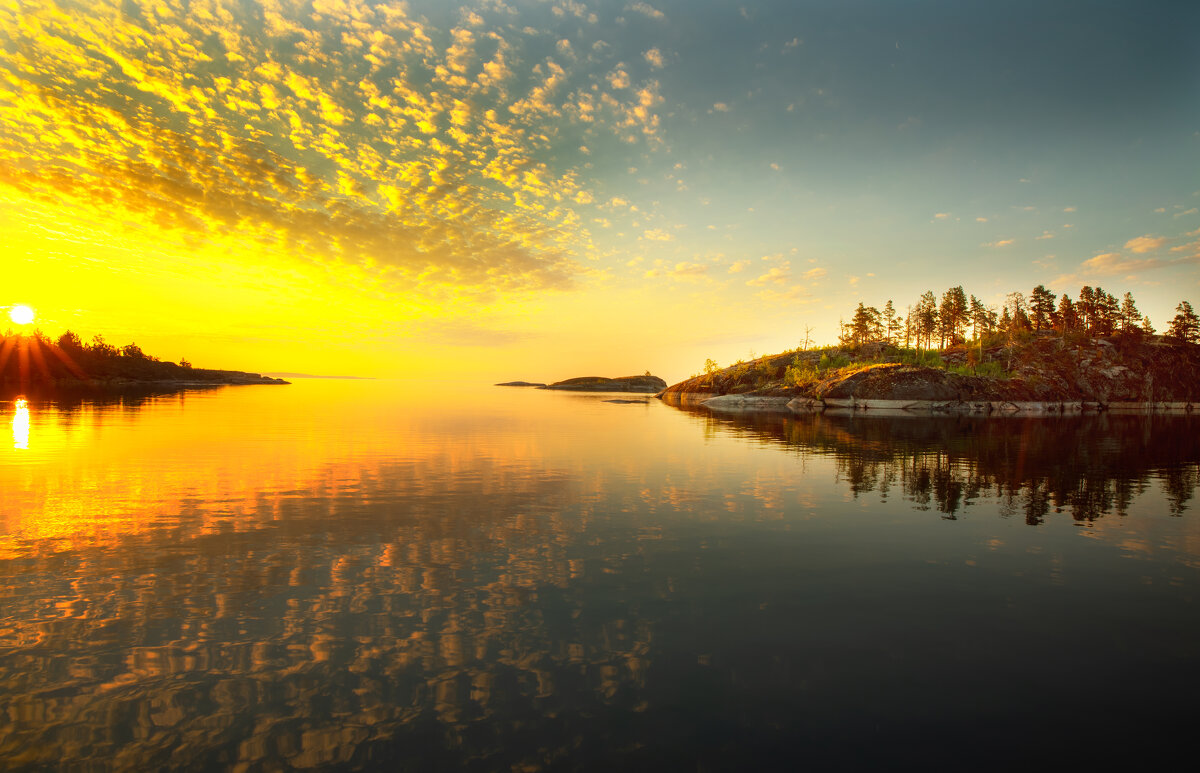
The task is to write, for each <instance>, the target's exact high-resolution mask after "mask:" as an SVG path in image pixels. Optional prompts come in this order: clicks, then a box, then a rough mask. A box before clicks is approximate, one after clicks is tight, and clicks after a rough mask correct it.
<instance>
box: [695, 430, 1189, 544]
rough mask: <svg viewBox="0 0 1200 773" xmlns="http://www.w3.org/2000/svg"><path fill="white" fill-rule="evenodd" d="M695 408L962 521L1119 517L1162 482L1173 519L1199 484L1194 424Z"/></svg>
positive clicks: (859, 490) (865, 485) (849, 480)
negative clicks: (993, 514)
mask: <svg viewBox="0 0 1200 773" xmlns="http://www.w3.org/2000/svg"><path fill="white" fill-rule="evenodd" d="M701 411H702V409H699V410H697V411H696V412H695V415H696V416H697V418H699V419H701V420H703V421H705V423H706V425H707V429H706V431H708V432H715V431H720V430H724V431H728V432H733V433H734V434H738V435H742V436H744V437H747V438H753V439H757V440H760V441H762V440H765V441H767V442H770V443H778V444H782V445H785V446H787V447H789V448H791V449H793V450H795V451H796V452H797V453H799V454H802V455H808V454H815V455H821V456H832V457H834V459H835V460H836V464H837V469H838V475H839V478H840V479H841V480H842V481H843V482H844V483H845V484H846V485H847V486H848V487H849V488H850V490H851V491H852V492H853V493H854V495H855V496H858V495H860V494H865V493H867V492H873V491H877V492H879V493H880V494H881V495H883V496H884V497H887V496H888V494H889V493H891V492H892V490H893V489H895V488H897V487H898V488H899V490H900V491H901V493H902V494H903V496H905V497H906V498H907V499H909V500H910V501H912V502H913V503H914V504H915V505H916V506H917V507H918V508H919V509H936V510H937V511H938V512H940V513H943V514H944V515H945V517H947V518H957V517H958V515H959V514H960V513H961V512H962V510H963V508H964V507H966V506H968V505H970V504H971V503H972V502H974V501H975V500H977V499H978V498H980V497H984V496H987V497H997V498H998V499H999V500H1000V502H1001V508H1002V512H1004V513H1006V514H1011V515H1017V514H1020V515H1022V516H1023V517H1024V518H1025V520H1026V522H1027V523H1030V524H1037V523H1041V522H1042V521H1043V520H1044V519H1045V517H1046V515H1047V514H1048V513H1050V512H1051V511H1053V512H1070V513H1071V516H1072V518H1074V519H1075V520H1077V521H1091V520H1094V519H1096V518H1099V517H1101V516H1103V515H1108V514H1116V515H1124V514H1125V513H1126V512H1127V511H1128V508H1129V505H1130V503H1132V502H1133V500H1134V498H1135V497H1136V496H1137V495H1138V494H1140V493H1142V492H1144V491H1146V490H1147V489H1148V488H1149V487H1150V486H1151V485H1152V482H1153V481H1155V480H1157V481H1159V483H1160V485H1161V487H1162V490H1163V493H1164V494H1165V497H1166V499H1167V502H1168V506H1169V509H1170V512H1171V514H1172V515H1180V514H1181V513H1183V512H1184V510H1186V509H1187V506H1188V502H1189V501H1190V500H1191V499H1192V496H1193V494H1194V492H1195V489H1196V487H1197V485H1198V484H1200V441H1197V438H1198V437H1200V417H1192V416H1161V415H1159V416H1155V415H1113V414H1105V415H1100V416H1084V417H1074V418H993V419H987V418H980V417H969V416H954V417H950V416H947V417H915V416H914V417H895V418H891V417H870V416H845V415H840V416H839V415H833V414H811V415H800V416H795V417H790V416H784V415H778V414H748V415H741V416H736V417H730V416H715V417H714V416H711V415H709V414H707V412H704V413H701Z"/></svg>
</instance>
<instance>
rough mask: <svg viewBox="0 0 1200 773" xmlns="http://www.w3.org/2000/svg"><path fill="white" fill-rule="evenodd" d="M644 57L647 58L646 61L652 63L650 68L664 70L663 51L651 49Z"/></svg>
mask: <svg viewBox="0 0 1200 773" xmlns="http://www.w3.org/2000/svg"><path fill="white" fill-rule="evenodd" d="M642 57H643V58H645V60H646V61H647V62H649V63H650V66H651V67H653V68H655V69H656V70H661V69H662V68H663V55H662V51H659V50H658V49H657V48H652V49H650V50H649V51H647V52H646V53H644V54H642Z"/></svg>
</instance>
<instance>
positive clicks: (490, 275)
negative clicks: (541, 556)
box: [0, 0, 1200, 381]
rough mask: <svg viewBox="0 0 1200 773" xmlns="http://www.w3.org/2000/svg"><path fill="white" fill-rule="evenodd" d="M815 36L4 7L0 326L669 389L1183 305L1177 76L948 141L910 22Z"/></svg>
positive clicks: (510, 13) (351, 1) (546, 16)
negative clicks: (849, 325) (855, 341)
mask: <svg viewBox="0 0 1200 773" xmlns="http://www.w3.org/2000/svg"><path fill="white" fill-rule="evenodd" d="M814 8H815V10H814V9H809V11H805V12H803V13H802V12H799V11H797V10H796V9H793V8H791V7H790V6H789V4H786V3H785V4H775V3H767V4H764V5H763V6H761V7H759V8H757V9H750V10H747V8H744V7H738V6H734V5H731V6H729V7H728V8H716V9H713V8H705V9H694V8H692V7H691V6H689V5H688V4H686V3H682V2H671V3H666V2H663V3H653V4H648V3H643V2H635V3H619V2H616V3H613V2H593V3H583V2H575V0H545V1H543V2H502V1H501V0H479V1H478V2H467V3H448V2H432V1H430V2H416V1H414V2H410V3H402V2H375V1H366V0H363V1H357V0H317V1H316V2H291V1H290V0H260V1H257V2H223V1H215V0H195V1H192V0H124V1H123V2H108V1H107V0H105V1H100V2H94V1H91V0H86V1H81V2H67V1H65V0H64V1H55V0H0V232H3V233H4V234H5V240H4V243H3V244H2V245H0V250H2V252H0V261H3V270H4V275H5V282H4V284H3V286H2V296H0V307H5V306H11V305H13V304H29V305H30V306H33V307H34V308H35V309H36V310H37V312H38V324H39V325H40V326H41V327H42V328H43V329H44V330H46V331H47V332H48V333H50V334H51V335H57V334H58V333H59V332H61V331H62V330H63V329H65V328H70V329H73V330H75V331H76V332H79V333H80V334H82V335H83V336H84V337H85V338H86V337H90V336H91V335H93V334H96V333H103V334H104V335H105V337H106V338H107V339H108V340H109V341H110V342H113V343H117V344H118V345H120V344H123V343H126V342H128V341H136V342H137V343H138V344H139V345H141V346H142V348H143V349H144V350H145V351H147V352H149V353H151V354H155V355H157V356H160V357H162V358H164V359H173V360H174V359H178V358H179V357H187V358H188V359H190V360H191V361H192V362H193V363H195V364H197V365H201V366H211V367H234V368H240V369H248V370H255V371H302V372H313V373H324V374H335V373H338V374H340V373H354V374H360V375H376V376H414V377H428V376H430V375H436V374H444V375H447V376H453V377H462V376H478V377H479V378H481V379H501V378H528V379H539V380H556V379H560V378H567V377H570V376H575V375H593V374H594V375H614V376H615V375H624V374H627V373H640V372H642V371H644V370H651V371H653V372H655V373H656V374H659V375H662V376H663V377H665V378H667V379H668V380H669V381H674V380H678V379H680V378H683V377H686V376H687V375H690V374H691V373H693V372H695V371H697V370H699V367H700V364H701V363H702V362H703V361H704V359H705V358H706V357H709V356H712V357H716V358H717V359H718V360H720V361H722V362H727V361H729V360H730V359H733V358H735V357H742V356H747V355H748V354H749V353H750V351H751V350H753V351H756V352H757V353H759V354H763V353H769V352H774V351H779V350H781V349H784V348H790V347H793V346H796V345H797V344H798V343H799V342H800V340H801V339H802V338H803V336H804V329H805V327H806V326H809V327H811V328H812V329H813V335H814V337H815V338H817V339H818V340H822V341H829V340H832V339H833V337H834V336H835V333H836V321H837V318H838V317H839V316H842V315H845V314H847V313H848V312H849V311H850V310H852V308H853V305H854V304H855V303H856V302H857V301H858V300H860V299H861V300H865V301H866V302H868V303H873V304H876V305H880V306H882V304H883V302H884V300H886V299H887V298H889V297H893V298H895V302H896V305H897V307H898V308H900V309H903V308H904V306H905V305H906V304H907V303H909V302H911V301H912V300H913V299H914V298H915V297H916V296H917V295H919V294H920V292H921V291H922V290H924V289H929V288H932V289H935V290H936V291H938V292H940V291H941V290H942V289H944V287H943V285H945V286H949V285H950V284H957V283H962V284H965V285H967V290H968V291H969V292H973V293H976V294H979V295H980V297H983V298H985V300H988V301H991V302H995V301H998V300H999V299H1001V298H1002V297H1003V294H1004V293H1005V292H1008V291H1011V290H1014V289H1020V290H1024V291H1026V292H1027V291H1028V289H1029V288H1030V287H1032V286H1033V285H1034V284H1036V283H1039V282H1045V283H1047V284H1048V285H1049V286H1051V288H1052V289H1055V290H1057V291H1059V292H1071V293H1075V292H1077V290H1078V285H1079V284H1082V283H1084V282H1091V283H1092V284H1098V283H1103V284H1104V285H1105V287H1106V289H1108V290H1109V291H1110V292H1113V291H1123V290H1126V289H1129V290H1133V291H1134V292H1135V294H1136V295H1138V297H1139V299H1140V300H1141V301H1142V306H1143V310H1144V311H1146V312H1148V313H1149V314H1150V315H1151V317H1152V318H1153V319H1154V321H1155V323H1156V324H1158V325H1159V327H1160V328H1161V327H1163V326H1164V325H1165V323H1166V321H1167V313H1168V309H1173V307H1174V305H1175V303H1177V302H1178V300H1180V299H1181V298H1183V297H1190V298H1191V299H1192V300H1193V301H1195V300H1197V299H1198V297H1197V296H1200V293H1196V292H1195V291H1196V289H1197V287H1198V284H1200V282H1198V276H1197V272H1196V263H1197V260H1200V242H1197V241H1196V237H1197V235H1198V234H1200V228H1198V226H1200V216H1197V214H1196V212H1197V208H1196V207H1197V204H1200V191H1196V190H1195V185H1196V179H1195V178H1194V176H1190V175H1189V174H1188V173H1187V172H1186V169H1188V168H1189V167H1188V162H1189V161H1191V162H1194V161H1195V160H1196V158H1197V154H1198V148H1200V140H1198V139H1197V138H1198V137H1200V134H1197V135H1196V137H1192V136H1191V135H1189V131H1193V132H1194V131H1196V130H1197V129H1200V125H1197V121H1196V120H1195V119H1196V115H1197V113H1196V110H1195V108H1194V107H1188V106H1186V104H1185V103H1186V102H1187V101H1186V100H1184V99H1183V96H1184V94H1186V93H1189V91H1190V90H1188V89H1187V88H1186V86H1187V85H1188V83H1189V82H1190V83H1192V85H1194V81H1195V76H1194V69H1193V70H1192V72H1193V75H1191V76H1188V75H1187V72H1188V71H1187V69H1186V67H1184V68H1180V67H1179V66H1178V65H1180V64H1181V63H1182V64H1184V65H1187V64H1188V63H1189V62H1188V61H1187V57H1188V56H1191V59H1192V60H1194V58H1195V57H1194V54H1192V55H1188V54H1187V53H1186V52H1187V50H1189V49H1188V48H1187V45H1186V41H1183V42H1179V41H1176V40H1175V39H1174V38H1169V37H1168V38H1167V39H1165V40H1160V41H1159V49H1157V53H1155V54H1154V55H1153V56H1151V55H1149V54H1142V53H1138V51H1140V49H1139V50H1133V49H1132V48H1131V49H1130V50H1121V49H1117V50H1116V51H1115V52H1114V51H1111V50H1110V51H1109V52H1108V53H1106V54H1105V55H1104V57H1099V56H1097V55H1095V54H1093V55H1091V56H1080V57H1079V60H1080V64H1079V66H1078V67H1079V69H1078V70H1077V71H1076V70H1070V71H1065V70H1063V67H1064V66H1063V65H1062V64H1061V63H1059V62H1058V59H1061V58H1062V57H1059V58H1058V59H1053V58H1052V57H1051V56H1050V55H1051V53H1053V51H1052V50H1051V49H1050V48H1047V49H1046V50H1044V51H1042V50H1040V49H1037V48H1034V49H1032V50H1031V53H1030V57H1031V58H1032V59H1033V61H1034V62H1035V64H1037V65H1038V66H1039V67H1041V69H1040V70H1038V69H1037V68H1033V69H1031V70H1030V73H1029V77H1028V78H1027V79H1026V78H1024V77H1023V76H1024V75H1025V73H1024V72H1023V71H1020V70H1018V71H1017V75H1016V77H1014V78H1010V79H1009V80H1007V81H1005V80H1002V79H996V80H994V81H991V82H985V83H982V84H979V83H976V84H975V85H974V87H973V90H972V91H963V92H962V93H963V94H967V95H975V96H967V97H963V98H962V101H961V103H960V102H958V101H944V100H943V101H939V100H940V99H941V98H940V97H937V96H936V95H937V94H939V93H941V91H945V90H947V89H949V90H950V91H951V92H953V91H954V90H955V88H957V87H958V86H959V85H961V84H955V83H953V82H948V83H945V84H942V85H941V86H938V85H937V84H931V83H928V82H926V75H927V72H928V69H929V67H931V66H932V65H931V64H930V62H932V63H934V64H937V65H938V66H939V67H942V69H945V67H944V65H945V64H946V61H947V59H946V57H951V56H954V54H953V52H948V51H938V50H937V49H936V48H931V47H930V44H929V40H928V37H929V36H928V33H927V30H928V29H931V26H930V25H934V27H936V24H935V23H934V20H932V19H931V18H926V17H925V16H923V15H922V14H924V13H927V12H929V9H924V8H923V10H922V11H921V12H919V13H914V16H913V18H912V19H909V20H901V21H897V20H895V19H887V18H882V19H880V20H879V21H878V22H877V24H878V27H877V28H876V27H873V26H871V25H868V27H867V28H866V29H865V31H857V30H858V27H856V26H855V23H852V22H854V20H853V19H849V18H843V17H841V16H839V15H838V14H837V13H834V12H833V11H831V10H830V9H832V8H833V6H832V5H830V6H829V7H824V6H823V5H822V4H817V5H816V6H815V7H814ZM1110 15H1111V14H1110ZM1010 21H1019V20H1010ZM937 23H938V24H941V23H944V21H939V22H937ZM964 23H967V24H976V25H978V26H977V28H976V27H970V28H969V29H968V30H967V31H968V32H970V31H972V30H975V31H976V32H979V34H983V33H982V32H980V31H981V30H984V29H988V30H990V29H992V27H993V26H994V24H992V23H991V22H990V21H989V20H988V19H983V18H980V19H977V20H968V22H964ZM1141 23H1142V24H1143V26H1145V25H1149V24H1151V23H1152V22H1141ZM859 26H861V25H859ZM1076 26H1078V25H1076ZM1180 26H1186V25H1179V24H1174V25H1172V28H1176V27H1180ZM1070 29H1076V27H1070ZM1083 29H1084V34H1087V33H1092V34H1094V35H1095V36H1096V37H1097V38H1099V37H1101V36H1103V35H1104V34H1108V33H1110V32H1111V31H1112V29H1128V24H1127V20H1126V19H1124V18H1120V17H1119V15H1118V16H1114V17H1113V18H1107V17H1104V18H1097V19H1094V20H1092V21H1091V22H1090V25H1089V23H1085V24H1084V25H1083ZM1053 31H1054V30H1053V29H1052V30H1051V32H1053ZM960 32H961V31H960ZM1158 32H1160V30H1159V29H1158V28H1157V27H1155V28H1154V29H1149V28H1147V29H1140V28H1134V29H1132V30H1131V31H1130V32H1129V34H1130V35H1132V36H1137V35H1145V36H1146V37H1147V38H1149V37H1150V36H1151V35H1152V34H1156V33H1158ZM893 33H894V35H893ZM989 34H990V33H989ZM922 35H926V39H924V40H922V39H921V36H922ZM892 37H896V40H895V41H894V46H893V40H892ZM939 39H940V38H939ZM910 43H913V44H924V46H925V51H926V53H925V54H924V55H923V56H922V55H920V54H912V55H910V54H908V53H907V52H908V50H909V49H908V46H909V45H910ZM1083 43H1087V41H1086V40H1085V41H1083ZM1083 43H1080V41H1074V42H1071V41H1066V42H1063V41H1055V45H1059V46H1063V47H1065V46H1067V45H1068V44H1070V45H1075V46H1081V45H1082V44H1083ZM989 46H990V47H989ZM918 49H920V45H918ZM979 51H980V53H977V54H972V55H971V56H972V57H973V58H972V59H971V60H970V61H969V62H968V63H967V64H968V65H969V66H967V67H965V68H959V69H965V70H967V71H968V73H970V72H974V71H978V72H990V70H989V69H988V68H989V67H990V61H991V60H990V58H993V57H1002V56H1005V55H1006V53H1005V48H1004V46H1003V45H1001V43H999V42H997V41H984V42H983V43H982V44H981V45H980V47H979ZM1131 51H1132V53H1131ZM1180 52H1183V53H1180ZM958 55H960V56H961V53H960V54H958ZM910 56H911V57H912V58H905V57H910ZM1039 56H1040V57H1042V58H1041V59H1039V58H1038V57H1039ZM939 57H940V58H939ZM1181 57H1182V58H1183V60H1181ZM1192 63H1194V61H1193V62H1192ZM1160 66H1175V74H1174V75H1171V74H1170V73H1167V74H1165V75H1162V76H1161V77H1159V78H1158V79H1157V80H1156V81H1155V83H1156V84H1157V85H1155V86H1151V87H1145V86H1141V87H1139V88H1136V89H1135V88H1133V86H1130V85H1129V84H1126V83H1125V82H1124V81H1122V80H1120V77H1124V76H1120V73H1123V72H1125V71H1126V70H1130V69H1132V72H1133V76H1137V75H1138V74H1139V72H1140V70H1139V69H1138V68H1139V67H1140V68H1142V69H1150V70H1157V69H1158V68H1159V67H1160ZM897 67H899V70H897ZM1106 68H1107V69H1106ZM1122 68H1123V69H1122ZM952 69H953V68H952ZM889 72H891V73H899V74H896V75H894V77H895V78H896V79H897V80H896V83H894V84H890V85H889V84H888V83H887V82H885V81H881V80H880V79H881V78H882V77H883V76H884V75H885V74H886V73H889ZM1180 73H1182V74H1180ZM1133 76H1131V77H1133ZM946 77H947V78H951V79H953V78H954V77H955V76H954V75H948V76H946ZM1189 78H1190V81H1189ZM1106 79H1107V80H1106ZM1114 79H1115V80H1114ZM1134 80H1136V78H1134ZM1064 83H1070V84H1073V85H1074V88H1075V91H1074V92H1068V93H1067V94H1066V95H1065V96H1059V97H1057V98H1056V101H1050V102H1047V101H1046V94H1048V93H1050V92H1052V91H1055V90H1057V89H1059V88H1060V87H1061V86H1062V84H1064ZM1101 83H1104V84H1105V89H1100V88H1098V85H1099V84H1101ZM1134 85H1135V86H1136V85H1137V84H1136V83H1134ZM1127 86H1128V88H1126V87H1127ZM896 93H903V94H907V95H908V99H906V100H899V99H893V98H892V97H891V96H889V95H892V94H896ZM1191 93H1194V92H1191ZM972 100H974V101H972ZM993 103H998V104H1001V105H1002V106H1003V107H1004V108H1005V110H1006V113H1005V115H1007V118H1006V119H1004V120H1000V121H996V120H995V116H992V115H988V114H986V113H980V112H979V110H982V108H979V106H980V105H991V104H993ZM1189 104H1190V103H1189ZM976 108H979V110H977V109H976ZM1124 108H1131V110H1132V109H1136V112H1131V110H1124ZM1009 109H1011V111H1013V113H1014V114H1015V115H1016V117H1015V118H1014V117H1013V116H1012V115H1008V113H1007V111H1008V110H1009ZM1106 110H1107V111H1111V112H1113V113H1119V114H1120V115H1121V116H1122V117H1120V118H1119V119H1114V120H1111V121H1108V122H1107V123H1102V122H1100V121H1099V120H1097V118H1098V117H1103V116H1104V114H1105V111H1106ZM977 113H979V114H978V115H977ZM1130 115H1136V118H1135V119H1134V118H1129V116H1130ZM1022 116H1024V118H1022ZM1029 116H1036V117H1037V121H1034V122H1032V123H1031V121H1030V119H1029ZM1031 126H1033V128H1030V127H1031ZM1080 131H1083V132H1084V134H1083V142H1082V144H1083V145H1084V146H1087V145H1089V143H1090V145H1092V146H1095V147H1093V148H1091V151H1096V152H1099V153H1104V152H1105V151H1106V149H1108V148H1117V149H1123V150H1121V152H1120V153H1118V154H1117V155H1116V156H1113V154H1111V153H1110V154H1108V155H1101V156H1098V155H1088V153H1085V152H1084V151H1083V150H1079V147H1080V145H1081V141H1080V136H1079V132H1080ZM1167 135H1169V139H1168V140H1164V139H1163V138H1164V137H1165V136H1167ZM1148 141H1149V142H1152V143H1156V144H1153V146H1152V149H1147V148H1150V147H1151V146H1150V145H1147V142H1148ZM1164 143H1165V144H1164ZM1097 158H1104V159H1107V160H1105V161H1103V162H1101V163H1100V167H1101V172H1102V173H1104V174H1109V175H1113V176H1117V175H1120V179H1121V180H1122V181H1123V185H1124V186H1125V188H1124V189H1122V190H1121V191H1119V192H1118V191H1115V190H1112V189H1107V188H1104V187H1103V186H1097V184H1096V179H1095V176H1096V175H1097V174H1100V173H1101V172H1097V171H1096V169H1097V162H1096V159H1097ZM967 159H974V160H973V161H968V160H967ZM967 163H969V164H970V165H969V166H964V164H967ZM1181 164H1182V169H1181ZM1190 168H1191V169H1192V170H1193V171H1194V169H1195V168H1196V165H1195V164H1194V163H1192V164H1191V166H1190ZM1114 213H1118V215H1117V216H1114ZM1052 239H1053V240H1055V241H1054V242H1053V244H1054V245H1056V246H1058V247H1059V249H1056V250H1053V251H1049V250H1048V247H1049V245H1051V244H1052V242H1051V241H1050V240H1052ZM950 267H953V268H955V269H956V270H948V268H950ZM1055 283H1057V284H1058V285H1059V286H1054V285H1055ZM1181 291H1182V292H1183V293H1184V294H1183V295H1180V292H1181ZM1189 293H1190V295H1189ZM1176 296H1179V297H1176Z"/></svg>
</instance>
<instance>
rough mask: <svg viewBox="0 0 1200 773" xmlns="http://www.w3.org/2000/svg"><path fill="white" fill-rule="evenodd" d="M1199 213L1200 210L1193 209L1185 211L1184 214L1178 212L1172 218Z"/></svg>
mask: <svg viewBox="0 0 1200 773" xmlns="http://www.w3.org/2000/svg"><path fill="white" fill-rule="evenodd" d="M1197 212H1200V209H1196V208H1195V207H1192V208H1191V209H1185V210H1183V211H1182V212H1176V213H1175V214H1174V215H1171V217H1183V216H1185V215H1194V214H1196V213H1197Z"/></svg>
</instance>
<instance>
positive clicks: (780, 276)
mask: <svg viewBox="0 0 1200 773" xmlns="http://www.w3.org/2000/svg"><path fill="white" fill-rule="evenodd" d="M791 278H792V267H791V264H790V263H789V262H788V261H786V260H785V261H784V262H783V263H781V264H780V265H778V266H771V268H770V269H768V270H767V272H766V273H765V274H760V275H758V276H756V277H755V278H753V279H751V280H749V281H747V282H746V284H747V285H748V286H750V287H763V286H765V285H768V284H785V283H787V282H788V281H790V280H791Z"/></svg>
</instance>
